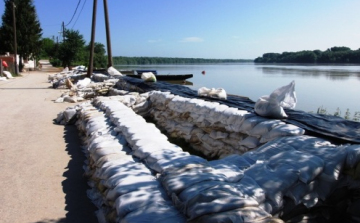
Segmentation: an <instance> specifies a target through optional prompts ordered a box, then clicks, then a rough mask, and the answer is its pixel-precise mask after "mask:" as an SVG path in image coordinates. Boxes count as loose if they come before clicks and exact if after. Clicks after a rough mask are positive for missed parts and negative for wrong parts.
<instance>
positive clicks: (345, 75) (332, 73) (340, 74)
mask: <svg viewBox="0 0 360 223" xmlns="http://www.w3.org/2000/svg"><path fill="white" fill-rule="evenodd" d="M257 69H259V70H261V71H262V72H263V73H264V74H269V75H278V74H281V75H290V76H291V75H299V76H305V77H317V76H326V77H327V78H329V79H331V80H347V79H349V78H350V77H351V76H355V77H357V78H359V79H360V72H359V71H351V70H350V71H349V70H346V69H326V70H324V69H316V68H311V67H310V68H307V69H306V68H296V67H294V68H291V67H266V66H265V67H257Z"/></svg>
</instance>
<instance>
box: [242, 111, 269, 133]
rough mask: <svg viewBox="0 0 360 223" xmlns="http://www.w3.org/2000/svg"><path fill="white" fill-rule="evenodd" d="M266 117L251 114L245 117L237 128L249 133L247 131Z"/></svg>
mask: <svg viewBox="0 0 360 223" xmlns="http://www.w3.org/2000/svg"><path fill="white" fill-rule="evenodd" d="M267 120H268V119H266V118H263V117H261V116H257V115H255V116H251V117H249V118H247V117H245V120H244V121H243V123H242V124H241V126H240V128H239V132H241V133H246V134H249V132H250V131H251V130H252V129H253V128H254V127H255V126H256V125H257V124H259V123H261V122H264V121H267Z"/></svg>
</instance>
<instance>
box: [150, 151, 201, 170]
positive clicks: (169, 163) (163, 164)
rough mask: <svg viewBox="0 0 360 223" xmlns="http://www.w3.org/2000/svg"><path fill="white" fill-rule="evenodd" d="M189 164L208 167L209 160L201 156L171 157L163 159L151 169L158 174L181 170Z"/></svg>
mask: <svg viewBox="0 0 360 223" xmlns="http://www.w3.org/2000/svg"><path fill="white" fill-rule="evenodd" d="M189 164H202V165H208V162H207V160H205V159H203V158H201V157H199V156H194V155H190V156H180V157H174V158H172V157H169V159H161V160H159V161H157V162H156V163H154V164H153V165H152V166H151V169H153V170H155V171H156V172H158V173H163V172H164V171H166V170H170V169H176V168H181V167H184V166H186V165H189Z"/></svg>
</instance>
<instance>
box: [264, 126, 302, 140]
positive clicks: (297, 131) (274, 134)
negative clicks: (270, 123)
mask: <svg viewBox="0 0 360 223" xmlns="http://www.w3.org/2000/svg"><path fill="white" fill-rule="evenodd" d="M304 133H305V130H304V129H302V128H300V127H298V126H295V125H292V124H286V125H277V126H275V127H274V128H273V129H272V130H271V131H270V132H268V133H267V134H265V135H263V136H262V137H261V139H260V143H265V142H269V141H272V140H274V139H276V138H279V137H284V136H299V135H303V134H304Z"/></svg>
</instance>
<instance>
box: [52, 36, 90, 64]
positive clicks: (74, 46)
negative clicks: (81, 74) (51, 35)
mask: <svg viewBox="0 0 360 223" xmlns="http://www.w3.org/2000/svg"><path fill="white" fill-rule="evenodd" d="M84 44H85V40H84V37H83V36H82V35H81V34H80V33H79V31H75V30H65V32H64V41H63V42H62V43H61V44H60V46H59V52H58V56H57V58H58V59H59V60H60V61H61V65H62V66H63V67H70V66H73V65H75V64H74V63H75V62H78V63H79V62H83V61H84V57H85V56H84V55H85V52H84V49H85V47H84Z"/></svg>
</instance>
